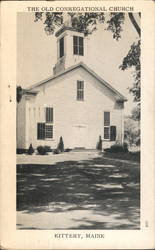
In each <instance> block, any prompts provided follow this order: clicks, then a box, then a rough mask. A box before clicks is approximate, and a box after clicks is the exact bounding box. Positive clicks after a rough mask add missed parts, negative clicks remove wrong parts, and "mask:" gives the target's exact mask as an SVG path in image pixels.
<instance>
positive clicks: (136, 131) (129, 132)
mask: <svg viewBox="0 0 155 250" xmlns="http://www.w3.org/2000/svg"><path fill="white" fill-rule="evenodd" d="M124 131H125V132H124V133H125V134H124V139H125V141H126V142H127V143H128V144H129V145H130V146H133V145H136V146H139V145H140V122H139V121H137V120H133V119H132V116H129V117H127V118H126V119H125V125H124Z"/></svg>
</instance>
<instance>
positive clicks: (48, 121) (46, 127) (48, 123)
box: [37, 107, 53, 140]
mask: <svg viewBox="0 0 155 250" xmlns="http://www.w3.org/2000/svg"><path fill="white" fill-rule="evenodd" d="M52 138H53V108H51V107H47V108H46V109H45V122H43V123H38V124H37V139H38V140H46V139H52Z"/></svg>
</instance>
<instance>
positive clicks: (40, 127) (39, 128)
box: [37, 123, 45, 140]
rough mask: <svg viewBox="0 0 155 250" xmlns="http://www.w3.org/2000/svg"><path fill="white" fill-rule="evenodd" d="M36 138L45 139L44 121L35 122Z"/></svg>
mask: <svg viewBox="0 0 155 250" xmlns="http://www.w3.org/2000/svg"><path fill="white" fill-rule="evenodd" d="M37 139H38V140H44V139H45V123H38V124H37Z"/></svg>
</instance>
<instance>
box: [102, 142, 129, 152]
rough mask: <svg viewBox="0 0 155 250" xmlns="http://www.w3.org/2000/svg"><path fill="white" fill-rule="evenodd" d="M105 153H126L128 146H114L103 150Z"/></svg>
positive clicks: (125, 144)
mask: <svg viewBox="0 0 155 250" xmlns="http://www.w3.org/2000/svg"><path fill="white" fill-rule="evenodd" d="M104 151H106V152H110V153H118V152H124V153H125V152H128V145H127V143H124V144H123V145H120V144H114V145H112V146H111V147H110V148H106V149H104Z"/></svg>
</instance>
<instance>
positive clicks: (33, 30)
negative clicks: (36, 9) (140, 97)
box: [17, 12, 138, 114]
mask: <svg viewBox="0 0 155 250" xmlns="http://www.w3.org/2000/svg"><path fill="white" fill-rule="evenodd" d="M85 39H86V45H87V46H88V54H89V56H88V57H87V58H85V63H86V64H87V65H88V66H89V67H90V68H91V69H92V70H94V71H95V72H96V73H97V74H98V75H100V76H101V77H102V78H103V79H104V80H105V81H107V82H108V83H109V84H111V86H113V87H114V88H116V89H117V90H118V91H119V92H120V93H121V94H123V95H124V96H125V97H126V98H127V99H128V101H127V102H126V103H125V114H130V112H131V110H132V108H133V105H134V103H133V97H132V94H131V93H129V89H128V88H130V87H132V84H133V76H132V70H131V69H129V70H125V71H122V70H120V69H119V65H121V63H122V60H123V58H124V57H125V56H126V55H127V53H128V51H129V49H130V46H131V44H132V43H133V42H136V41H137V40H138V34H137V32H136V30H135V28H134V27H133V25H132V24H131V23H130V20H129V19H128V16H126V19H125V23H124V25H123V32H122V34H121V39H120V40H119V41H116V40H114V39H113V37H112V33H111V32H110V31H106V30H105V26H104V25H103V24H102V25H98V26H97V31H94V32H93V34H91V35H89V36H88V37H86V38H85ZM56 53H57V47H56V37H55V35H50V36H48V35H46V33H45V31H44V25H43V22H42V21H38V22H34V13H30V12H27V13H26V12H20V13H18V15H17V85H20V86H22V87H23V88H26V87H29V86H31V85H33V84H34V83H37V82H39V81H41V80H44V79H46V78H48V77H49V76H52V75H53V66H54V65H55V63H56V61H57V54H56Z"/></svg>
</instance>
